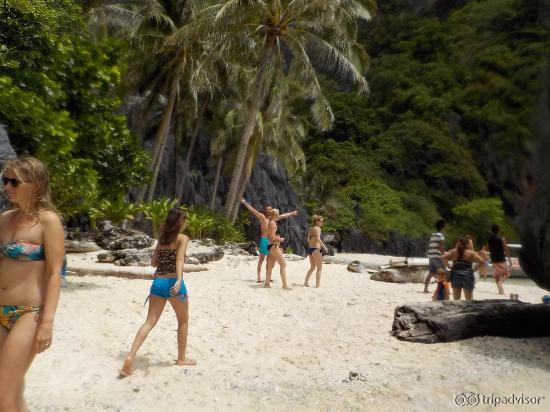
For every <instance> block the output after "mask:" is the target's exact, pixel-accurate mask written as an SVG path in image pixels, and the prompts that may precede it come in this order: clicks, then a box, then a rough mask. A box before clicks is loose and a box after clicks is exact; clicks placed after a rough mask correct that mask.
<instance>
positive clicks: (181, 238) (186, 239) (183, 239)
mask: <svg viewBox="0 0 550 412" xmlns="http://www.w3.org/2000/svg"><path fill="white" fill-rule="evenodd" d="M178 242H189V236H187V235H184V234H183V233H180V234H179V235H178Z"/></svg>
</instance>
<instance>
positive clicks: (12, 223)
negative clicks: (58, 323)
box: [0, 157, 64, 412]
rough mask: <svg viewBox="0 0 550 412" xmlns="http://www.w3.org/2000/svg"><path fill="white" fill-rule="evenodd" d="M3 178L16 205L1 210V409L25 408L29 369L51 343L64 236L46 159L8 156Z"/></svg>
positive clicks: (24, 409) (9, 197)
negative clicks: (26, 375) (54, 204)
mask: <svg viewBox="0 0 550 412" xmlns="http://www.w3.org/2000/svg"><path fill="white" fill-rule="evenodd" d="M2 183H3V186H4V189H5V194H6V196H7V198H8V199H9V201H10V202H11V204H12V205H13V208H12V209H11V210H8V211H6V212H4V213H3V214H2V215H0V411H10V412H11V411H18V412H19V411H21V412H22V411H26V410H27V407H26V405H25V400H24V398H23V388H24V378H25V374H26V373H27V370H28V369H29V367H30V366H31V364H32V362H33V360H34V357H35V356H36V354H37V353H42V352H44V351H45V350H46V349H48V348H50V347H51V345H52V339H53V322H54V317H55V312H56V309H57V303H58V300H59V290H60V287H61V277H60V276H59V273H60V271H61V265H62V262H63V256H64V236H63V225H62V224H61V219H60V218H59V216H58V215H57V213H56V212H55V208H54V207H53V205H52V201H51V196H50V176H49V173H48V170H47V168H46V166H45V165H44V164H43V163H42V162H41V161H39V160H38V159H35V158H33V157H24V158H21V159H16V160H10V161H8V162H7V164H6V167H5V169H4V171H3V174H2ZM42 378H43V379H48V377H47V376H43V377H42Z"/></svg>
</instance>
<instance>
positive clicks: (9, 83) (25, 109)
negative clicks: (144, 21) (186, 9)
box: [0, 0, 148, 216]
mask: <svg viewBox="0 0 550 412" xmlns="http://www.w3.org/2000/svg"><path fill="white" fill-rule="evenodd" d="M80 13H81V11H80V8H79V7H78V6H77V5H75V4H74V2H72V1H69V0H61V1H48V0H40V1H36V2H35V1H32V2H31V1H23V0H20V1H10V2H9V4H8V7H6V8H2V9H0V123H2V124H4V125H5V126H6V127H7V129H8V133H9V136H10V141H11V142H12V144H13V146H14V147H15V149H16V151H17V152H18V153H19V154H24V153H28V154H31V155H34V156H36V157H38V158H40V159H41V160H43V161H44V162H45V163H46V164H47V165H48V167H49V169H50V173H51V175H52V188H53V194H54V200H55V203H56V205H57V206H58V208H59V209H60V210H61V212H62V213H64V214H65V215H67V216H71V215H74V214H77V213H87V211H88V209H89V208H90V207H92V206H93V205H94V204H96V203H97V202H98V199H105V200H107V201H109V202H111V201H115V202H116V201H117V199H119V198H120V197H121V196H123V195H124V194H125V193H126V190H127V189H128V187H129V186H130V185H132V184H139V183H140V182H142V181H144V180H145V179H146V178H147V177H148V175H147V170H146V168H145V166H144V164H145V163H146V161H147V157H146V154H145V152H144V151H143V150H142V149H141V147H140V142H139V140H138V139H137V138H136V137H135V136H132V135H131V134H130V133H129V131H128V128H127V126H126V120H125V118H124V117H123V116H120V115H117V114H116V111H117V110H118V108H119V106H120V99H119V98H118V97H117V95H116V91H117V87H118V85H119V84H120V81H121V77H120V72H121V68H120V63H119V60H120V58H121V56H122V54H123V44H121V43H120V42H117V41H104V42H101V43H94V42H92V41H91V39H90V38H89V37H88V36H87V35H86V30H85V26H84V24H83V22H82V20H81V16H80Z"/></svg>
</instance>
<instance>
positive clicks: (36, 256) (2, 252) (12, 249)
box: [0, 240, 46, 261]
mask: <svg viewBox="0 0 550 412" xmlns="http://www.w3.org/2000/svg"><path fill="white" fill-rule="evenodd" d="M0 256H5V257H8V258H11V259H16V260H26V261H36V260H44V259H46V253H45V251H44V245H43V244H42V243H35V242H29V241H28V240H8V241H6V242H3V241H0Z"/></svg>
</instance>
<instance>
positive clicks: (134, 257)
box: [114, 249, 154, 266]
mask: <svg viewBox="0 0 550 412" xmlns="http://www.w3.org/2000/svg"><path fill="white" fill-rule="evenodd" d="M153 252H154V250H153V249H122V250H116V251H114V255H115V257H116V258H117V260H116V262H115V265H117V266H149V265H151V256H153Z"/></svg>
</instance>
